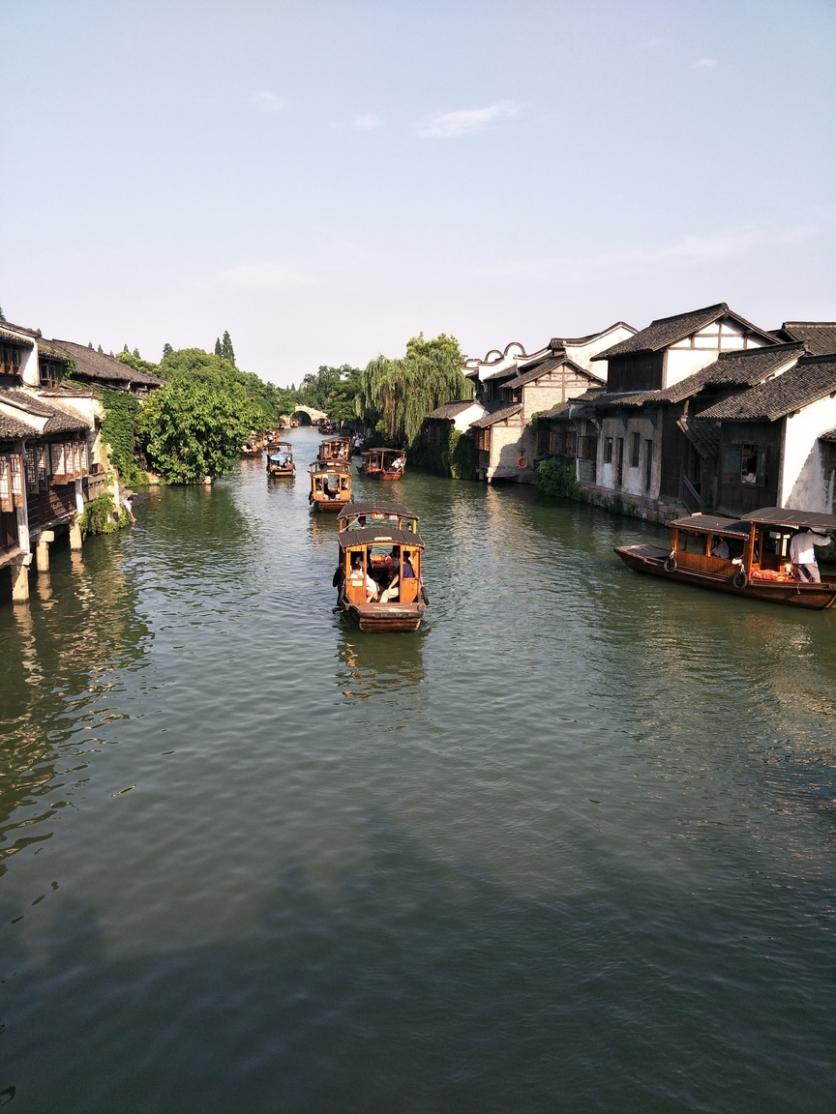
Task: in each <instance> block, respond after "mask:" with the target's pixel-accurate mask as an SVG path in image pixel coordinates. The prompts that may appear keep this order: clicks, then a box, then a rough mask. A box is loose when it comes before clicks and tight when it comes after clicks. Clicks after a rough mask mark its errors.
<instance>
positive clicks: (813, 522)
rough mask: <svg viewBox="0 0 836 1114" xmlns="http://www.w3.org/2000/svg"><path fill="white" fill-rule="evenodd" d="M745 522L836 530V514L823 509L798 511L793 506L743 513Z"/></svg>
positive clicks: (792, 527)
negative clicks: (826, 512)
mask: <svg viewBox="0 0 836 1114" xmlns="http://www.w3.org/2000/svg"><path fill="white" fill-rule="evenodd" d="M742 518H743V520H744V521H745V522H754V523H756V524H757V525H758V526H787V527H789V529H791V530H797V529H801V528H803V527H807V528H810V529H813V530H815V529H819V530H836V514H825V513H823V512H822V511H796V510H793V509H792V508H791V507H761V508H760V509H759V510H756V511H749V512H748V513H747V514H744V515H742Z"/></svg>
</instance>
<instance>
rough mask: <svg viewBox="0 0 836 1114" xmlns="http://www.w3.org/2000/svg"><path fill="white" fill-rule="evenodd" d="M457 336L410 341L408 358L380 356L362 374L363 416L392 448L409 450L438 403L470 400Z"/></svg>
mask: <svg viewBox="0 0 836 1114" xmlns="http://www.w3.org/2000/svg"><path fill="white" fill-rule="evenodd" d="M463 365H464V358H463V356H462V352H461V349H460V347H459V342H458V341H457V340H456V338H455V337H452V336H448V335H446V334H445V333H441V334H440V335H439V336H437V337H434V338H433V339H430V340H428V339H426V338H425V337H424V335H423V334H420V335H419V336H417V337H412V338H411V339H410V340H409V341H408V342H407V346H406V355H405V356H403V357H401V358H400V359H397V360H392V359H389V358H387V357H386V356H378V357H377V359H375V360H372V361H371V362H370V363H369V364H368V366H367V367H366V369H365V371H364V372H363V374H362V388H361V395H360V411H361V416H362V417H363V419H364V421H365V422H366V424H367V425H371V426H373V427H374V428H375V429H377V430H378V432H380V433H382V434H383V435H384V436H385V437H386V439H387V440H388V441H390V442H391V443H393V444H398V445H403V444H408V445H412V444H413V443H414V442H415V441H416V439H417V437H418V434H419V433H420V431H421V426H422V424H423V421H424V418H425V417H426V415H427V414H428V413H429V412H430V411H431V410H435V408H436V407H437V406H441V404H442V403H445V402H452V401H453V400H454V399H466V398H472V397H473V386H472V384H471V383H470V382H469V380H467V379H466V378H465V376H464V374H463V371H462V368H463Z"/></svg>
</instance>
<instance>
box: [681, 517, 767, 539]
mask: <svg viewBox="0 0 836 1114" xmlns="http://www.w3.org/2000/svg"><path fill="white" fill-rule="evenodd" d="M668 525H669V526H671V527H675V528H676V529H677V530H690V531H692V532H693V533H695V534H716V535H717V536H719V537H726V538H747V537H748V536H749V532H750V530H751V528H752V527H751V524H750V523H749V522H743V521H741V520H740V519H739V518H725V517H724V516H723V515H719V514H689V515H687V517H685V518H675V519H674V520H673V522H669V523H668Z"/></svg>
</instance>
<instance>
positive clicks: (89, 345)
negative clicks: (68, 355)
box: [87, 340, 93, 348]
mask: <svg viewBox="0 0 836 1114" xmlns="http://www.w3.org/2000/svg"><path fill="white" fill-rule="evenodd" d="M87 347H88V348H92V347H93V342H92V340H88V341H87Z"/></svg>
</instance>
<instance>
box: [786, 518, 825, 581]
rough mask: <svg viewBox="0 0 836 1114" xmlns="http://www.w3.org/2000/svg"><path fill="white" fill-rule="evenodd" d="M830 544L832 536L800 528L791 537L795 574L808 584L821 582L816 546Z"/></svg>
mask: <svg viewBox="0 0 836 1114" xmlns="http://www.w3.org/2000/svg"><path fill="white" fill-rule="evenodd" d="M816 545H830V538H828V537H825V535H824V534H816V533H814V532H813V531H812V530H799V532H798V533H797V534H793V536H792V538H791V539H790V561H791V562H792V571H793V575H794V576H796V577H798V579H799V580H804V581H806V582H807V583H808V584H821V574H820V573H819V566H818V563H817V562H816V553H815V550H814V548H813V547H814V546H816Z"/></svg>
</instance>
